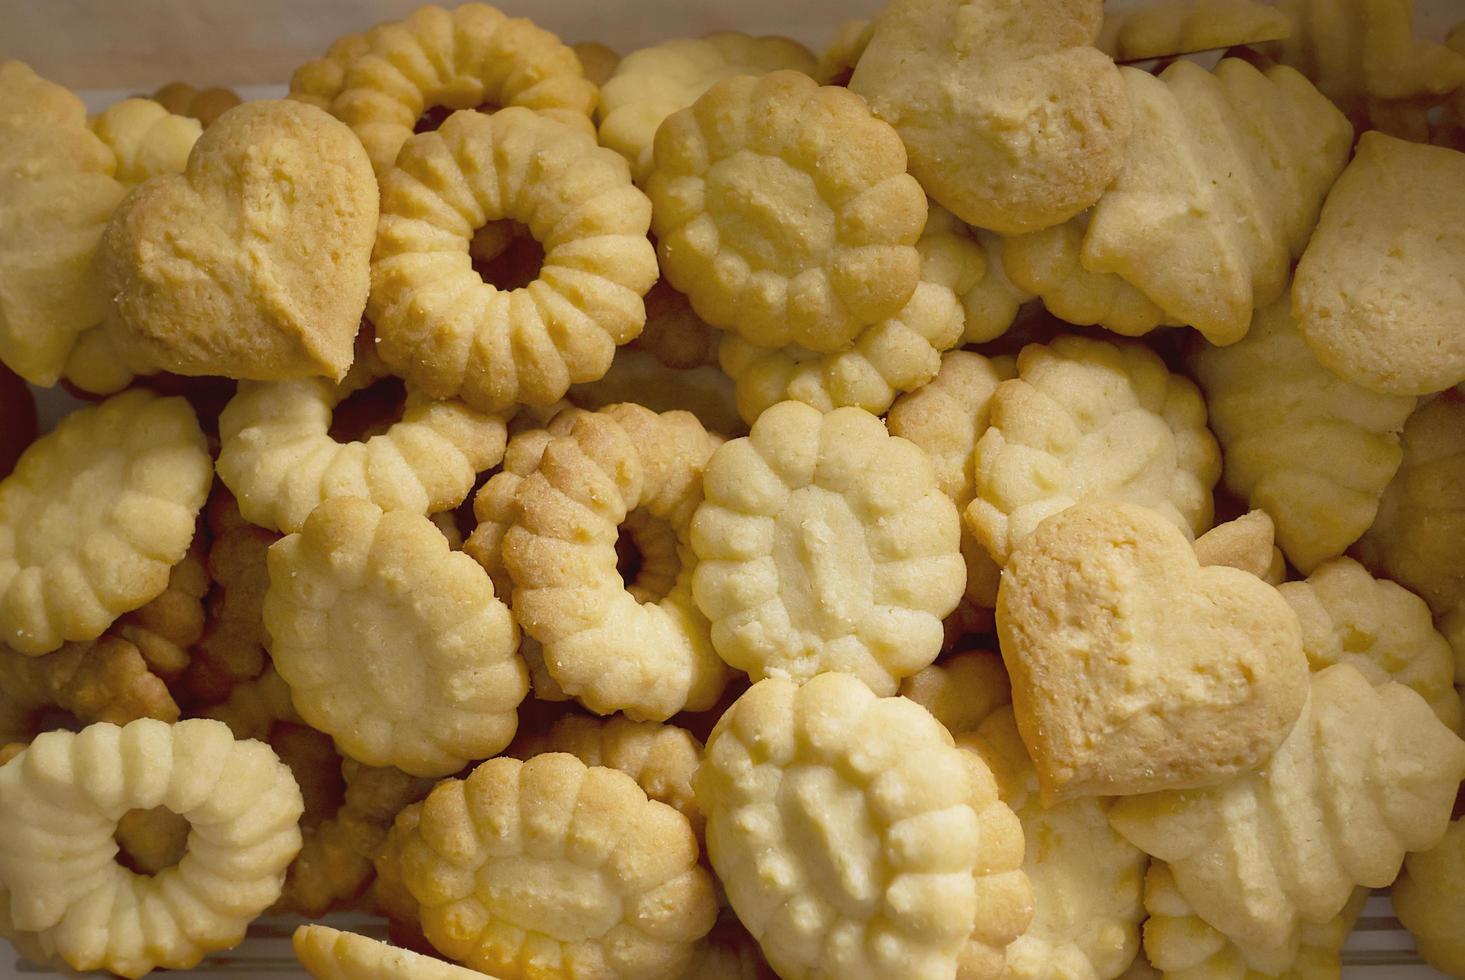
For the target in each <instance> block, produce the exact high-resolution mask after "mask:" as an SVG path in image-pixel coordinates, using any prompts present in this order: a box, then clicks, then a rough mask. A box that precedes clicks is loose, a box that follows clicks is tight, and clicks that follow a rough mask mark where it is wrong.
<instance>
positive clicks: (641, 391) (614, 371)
mask: <svg viewBox="0 0 1465 980" xmlns="http://www.w3.org/2000/svg"><path fill="white" fill-rule="evenodd" d="M565 400H566V401H567V402H569V403H570V404H572V405H576V406H578V407H580V408H583V409H586V410H588V411H592V412H593V411H597V410H599V409H602V408H605V407H607V406H609V405H616V404H619V403H621V402H635V403H636V404H638V405H642V406H645V407H646V408H649V409H651V410H652V411H653V412H674V411H677V410H678V409H680V410H682V411H687V412H691V413H692V414H693V415H695V416H696V417H697V421H699V422H701V423H702V426H703V427H704V428H705V429H707V431H708V432H718V433H725V434H727V435H742V434H744V433H745V432H747V431H748V427H747V426H746V425H744V424H743V420H742V419H741V418H740V417H739V416H738V406H737V394H736V391H735V389H734V387H733V381H732V379H731V378H729V377H728V376H727V375H726V374H723V373H722V372H721V371H720V370H718V369H717V368H716V367H714V366H712V365H707V364H704V365H701V366H698V367H692V368H672V367H667V366H666V365H665V364H663V363H662V362H661V361H660V360H659V359H658V358H657V357H656V355H655V354H652V353H651V352H650V351H645V350H632V349H630V348H623V349H619V350H617V351H616V356H615V360H613V361H611V362H610V367H609V368H608V369H607V370H606V372H605V377H603V378H598V379H597V380H595V381H587V382H585V383H584V384H578V385H572V386H571V387H570V390H569V391H567V392H565Z"/></svg>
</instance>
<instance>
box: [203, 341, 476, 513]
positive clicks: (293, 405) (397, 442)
mask: <svg viewBox="0 0 1465 980" xmlns="http://www.w3.org/2000/svg"><path fill="white" fill-rule="evenodd" d="M385 376H386V371H385V369H383V368H382V367H381V366H380V363H379V362H374V359H373V358H371V357H369V356H368V357H362V356H361V355H360V354H358V359H357V363H356V366H354V367H353V368H352V370H351V373H350V374H349V375H347V377H346V380H345V381H344V382H342V383H341V384H339V385H337V384H333V383H331V382H330V381H328V380H325V379H321V378H310V379H305V380H299V381H245V382H242V383H241V384H240V385H239V393H238V394H237V395H235V396H234V398H233V400H231V401H230V402H229V406H228V407H227V408H225V409H224V411H223V414H221V415H220V416H219V436H220V439H221V440H222V448H221V449H220V452H219V463H218V469H219V478H220V479H222V480H223V481H224V485H225V486H227V487H228V488H229V489H230V490H231V491H233V493H234V495H235V497H237V498H238V501H239V511H240V513H242V514H243V515H244V517H245V518H246V519H247V520H249V521H250V522H251V523H253V524H257V525H259V526H260V527H264V528H269V529H270V530H277V531H284V532H286V533H293V532H295V531H298V530H300V528H301V526H302V525H303V524H304V523H305V519H306V518H307V517H309V516H310V512H311V511H312V510H314V509H315V508H316V506H317V505H318V504H320V503H321V502H323V501H325V500H329V499H331V498H333V497H361V498H363V499H365V500H370V501H371V502H372V503H374V504H376V505H377V506H378V507H380V508H381V509H382V510H410V511H415V512H417V513H419V514H423V515H424V516H425V515H427V514H432V513H436V512H438V511H441V510H448V509H450V508H453V507H456V506H458V505H459V504H460V503H462V502H463V501H464V499H466V498H467V496H468V494H469V493H470V492H471V491H472V489H473V483H474V481H475V479H476V478H477V475H478V474H479V473H481V472H483V471H484V470H486V469H488V468H489V467H491V466H493V465H494V464H495V463H497V462H498V461H499V460H500V459H502V458H503V455H504V438H505V428H504V420H503V419H502V418H500V417H499V416H497V415H488V414H485V413H483V412H479V411H475V410H474V409H472V408H469V407H468V406H467V405H464V404H463V403H462V402H458V401H433V400H432V399H430V398H427V397H425V396H424V395H423V394H422V393H421V392H418V391H414V390H412V389H411V388H409V389H408V394H407V403H406V407H405V409H404V411H403V413H402V419H401V421H399V422H397V423H396V424H394V425H392V426H390V427H389V428H388V429H387V430H386V431H385V432H381V433H378V434H377V435H374V436H372V437H371V438H369V439H367V440H366V441H364V442H337V441H336V439H335V438H333V437H332V436H331V434H330V430H331V422H332V419H333V417H334V414H335V410H336V407H337V406H338V405H340V404H341V402H343V401H344V400H345V399H346V398H347V397H348V396H350V395H351V394H353V393H355V392H357V391H361V390H363V389H365V388H367V387H369V386H370V385H371V383H372V382H374V381H376V380H378V379H380V378H382V377H385Z"/></svg>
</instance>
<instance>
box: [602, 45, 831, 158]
mask: <svg viewBox="0 0 1465 980" xmlns="http://www.w3.org/2000/svg"><path fill="white" fill-rule="evenodd" d="M785 68H786V69H792V70H794V71H799V72H803V73H804V74H805V75H812V74H814V56H813V55H812V54H811V53H810V52H809V49H808V48H806V47H804V46H803V45H802V44H800V43H798V42H797V41H792V40H789V39H788V38H786V37H776V36H770V37H751V36H749V35H747V34H743V33H740V32H738V31H719V32H717V33H715V34H708V35H706V36H705V37H699V38H690V37H681V38H673V39H672V40H669V41H662V42H661V43H660V44H656V45H654V46H652V47H649V48H642V49H640V50H639V51H632V52H631V53H630V54H628V55H626V57H625V58H623V59H621V62H620V64H619V65H618V66H617V67H616V70H615V73H614V74H613V75H612V76H611V77H610V79H609V80H608V81H606V82H604V83H602V85H601V89H600V105H599V107H598V108H597V109H596V117H597V118H598V119H599V120H600V142H601V145H603V146H608V147H610V148H611V149H612V150H615V151H616V152H617V153H619V154H620V155H621V156H623V157H625V158H626V162H627V163H629V164H630V165H631V173H632V175H633V176H635V178H636V181H637V182H638V183H640V182H641V181H644V180H645V179H646V178H647V176H649V175H650V173H651V170H652V166H653V142H654V141H655V138H656V130H657V128H658V127H659V126H660V125H661V124H662V122H663V121H664V120H665V119H666V117H667V116H670V115H671V114H672V113H674V112H676V111H678V110H680V109H685V108H686V107H687V106H689V105H691V104H692V103H693V102H696V101H697V100H698V99H699V98H701V96H702V94H703V93H704V92H706V91H707V90H708V89H710V88H711V87H712V86H713V85H716V84H717V83H718V82H720V81H722V80H723V79H724V78H732V77H733V76H734V75H763V74H766V73H768V72H771V71H778V70H779V69H785Z"/></svg>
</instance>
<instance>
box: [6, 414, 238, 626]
mask: <svg viewBox="0 0 1465 980" xmlns="http://www.w3.org/2000/svg"><path fill="white" fill-rule="evenodd" d="M212 478H213V466H212V465H211V462H210V460H209V454H208V449H207V447H206V446H205V445H204V437H203V433H202V432H201V431H200V430H199V427H198V421H197V419H195V417H194V414H193V409H191V408H189V407H188V403H187V402H185V401H184V400H183V399H181V398H157V397H155V396H153V395H152V394H150V393H148V392H146V391H130V392H127V393H125V394H122V395H117V396H116V397H114V398H111V399H109V400H107V401H105V402H103V403H102V404H100V405H95V406H92V407H89V408H83V409H80V410H78V411H76V412H73V413H72V414H71V415H69V416H67V417H66V418H65V419H63V420H62V422H61V424H60V425H58V426H57V427H56V429H55V431H54V432H52V433H50V434H49V435H47V436H44V437H43V438H41V439H40V440H38V441H36V442H35V443H33V444H32V445H31V447H30V448H29V449H27V450H26V452H25V454H24V455H23V456H21V458H20V462H19V463H18V464H16V467H15V472H14V473H12V474H11V475H10V476H8V477H6V478H5V480H3V481H0V641H3V642H5V643H8V644H9V645H10V646H12V647H14V648H15V649H17V650H19V651H20V652H21V653H27V654H40V653H47V652H49V651H51V650H55V649H56V648H57V647H59V646H61V644H62V643H63V642H64V641H66V640H92V639H96V638H97V637H98V636H101V635H102V631H103V630H105V629H106V628H107V627H108V626H110V625H112V622H113V621H114V620H116V619H117V617H118V616H120V615H122V614H123V613H126V612H130V611H132V610H133V609H137V608H138V607H140V606H142V605H145V604H146V603H147V602H148V601H150V600H151V599H153V598H155V597H156V596H157V595H159V594H160V593H161V592H163V591H164V590H165V589H166V588H167V587H168V576H169V570H170V569H171V568H172V567H173V566H174V565H175V564H177V563H178V562H179V561H181V560H182V559H183V556H184V555H185V554H186V553H187V551H188V545H189V542H190V541H192V540H193V533H194V522H195V520H196V519H197V517H198V512H199V510H200V509H201V508H202V507H203V503H204V498H205V496H206V495H207V494H208V488H209V483H210V481H211V480H212Z"/></svg>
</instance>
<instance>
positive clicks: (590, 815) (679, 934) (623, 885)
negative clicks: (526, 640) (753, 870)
mask: <svg viewBox="0 0 1465 980" xmlns="http://www.w3.org/2000/svg"><path fill="white" fill-rule="evenodd" d="M399 826H400V823H399ZM697 856H698V848H697V840H696V838H695V837H694V836H693V835H692V830H691V828H690V827H689V826H688V825H687V820H686V818H685V817H683V816H682V815H681V814H680V813H678V812H677V811H675V810H673V809H672V808H671V807H669V806H667V805H665V804H664V803H657V802H655V801H653V800H648V799H647V798H646V794H645V793H643V792H642V791H641V790H640V789H639V788H638V787H637V786H636V783H635V781H634V780H632V779H631V777H630V776H627V775H626V774H625V773H622V772H618V771H616V770H614V769H606V768H603V767H600V766H590V767H587V766H586V765H585V764H584V763H582V762H580V761H579V760H578V759H576V758H574V757H573V756H570V755H564V754H561V753H550V754H547V755H540V756H536V757H534V758H533V759H530V760H529V761H528V762H519V761H518V760H517V759H510V758H507V757H500V758H497V759H491V760H489V761H488V762H485V763H483V764H482V765H480V766H479V767H478V768H477V769H475V770H474V771H473V773H472V775H470V776H468V778H467V779H463V780H458V779H450V780H445V781H443V782H442V783H440V784H439V785H438V786H437V788H436V789H434V790H433V791H432V793H431V794H429V795H428V797H427V799H426V801H424V802H423V804H422V809H421V817H420V820H419V822H418V823H417V825H416V826H415V827H414V828H412V829H411V831H410V832H408V833H406V834H405V835H404V839H403V841H402V844H401V862H402V863H401V868H402V877H403V880H404V881H405V882H406V885H407V887H408V888H409V889H410V890H411V893H412V896H413V898H415V899H416V901H417V902H419V903H420V904H421V909H422V928H423V931H424V932H425V933H426V935H427V938H428V939H429V940H430V941H431V942H432V944H433V945H434V946H436V947H437V948H438V949H439V950H440V951H441V952H443V953H444V954H446V955H447V956H448V957H450V958H452V959H454V960H457V961H459V962H462V963H465V964H466V965H468V966H470V967H472V968H473V969H475V970H482V971H485V972H489V973H493V974H497V975H498V976H502V977H505V978H508V980H528V978H530V977H534V978H539V977H543V978H546V980H548V978H558V977H564V978H569V977H578V976H597V977H608V978H609V977H624V978H626V980H631V978H636V980H643V978H644V980H656V978H666V980H671V978H675V977H677V976H679V975H680V973H681V971H682V969H683V968H684V967H685V966H686V965H687V963H688V962H689V961H690V959H691V957H692V950H693V944H694V943H696V941H697V940H699V939H700V938H701V937H702V936H704V935H706V933H707V931H708V930H709V929H711V928H712V924H713V921H714V920H715V919H716V918H717V899H716V897H715V895H714V892H713V884H712V876H711V875H710V874H708V873H707V871H706V870H705V869H704V868H703V867H702V866H701V865H699V864H698V863H697Z"/></svg>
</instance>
